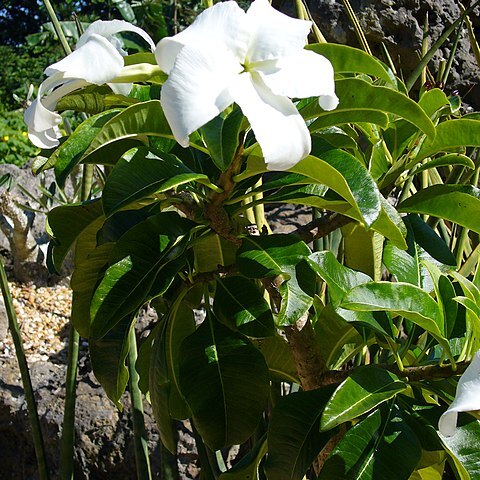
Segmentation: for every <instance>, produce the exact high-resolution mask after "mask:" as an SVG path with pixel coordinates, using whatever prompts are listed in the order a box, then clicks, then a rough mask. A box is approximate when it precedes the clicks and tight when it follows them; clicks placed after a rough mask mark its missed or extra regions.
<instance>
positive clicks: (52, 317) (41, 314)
mask: <svg viewBox="0 0 480 480" xmlns="http://www.w3.org/2000/svg"><path fill="white" fill-rule="evenodd" d="M9 286H10V292H11V294H12V299H13V306H14V308H15V312H16V314H17V321H18V324H19V326H20V332H21V335H22V340H23V347H24V350H25V355H26V356H27V359H28V361H29V362H39V361H46V360H48V359H50V360H53V359H56V360H57V361H61V362H65V359H66V350H65V347H66V344H67V339H68V328H66V327H67V324H68V321H69V319H70V310H71V306H72V292H71V290H70V288H68V287H66V286H64V285H55V286H52V287H36V286H35V285H24V284H20V283H16V282H9ZM14 355H15V349H14V346H13V341H12V337H11V335H10V334H8V335H7V337H6V338H5V339H3V340H2V341H1V342H0V358H1V357H13V356H14Z"/></svg>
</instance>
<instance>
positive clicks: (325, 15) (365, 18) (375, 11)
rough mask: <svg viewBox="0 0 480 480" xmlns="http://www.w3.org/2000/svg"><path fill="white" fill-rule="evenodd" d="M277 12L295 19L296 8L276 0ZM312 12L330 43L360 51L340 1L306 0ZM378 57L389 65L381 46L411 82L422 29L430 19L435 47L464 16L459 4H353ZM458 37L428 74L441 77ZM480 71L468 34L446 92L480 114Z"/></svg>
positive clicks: (406, 0) (421, 0) (366, 0)
mask: <svg viewBox="0 0 480 480" xmlns="http://www.w3.org/2000/svg"><path fill="white" fill-rule="evenodd" d="M273 4H274V6H276V7H277V8H279V9H281V10H282V11H286V12H287V13H289V14H291V15H295V12H294V11H293V10H292V8H294V7H293V6H292V5H294V2H290V1H287V0H274V2H273ZM307 4H308V7H309V9H310V11H311V13H312V16H313V18H314V19H315V21H316V22H317V24H318V25H319V27H320V30H321V31H322V33H323V34H324V36H325V37H326V39H327V40H328V41H330V42H334V43H342V44H346V45H350V46H357V47H359V42H358V40H357V37H356V35H355V32H354V30H353V28H352V26H351V23H350V20H349V18H348V16H347V14H346V13H345V9H344V6H343V2H342V1H341V0H307ZM350 4H351V6H352V8H353V10H354V11H355V13H356V16H357V18H358V20H359V22H360V24H361V26H362V29H363V31H364V33H365V35H366V37H367V40H368V42H369V44H370V47H371V48H372V51H373V53H374V54H375V55H376V56H377V57H378V58H380V59H382V60H384V61H386V57H385V54H384V51H383V47H382V43H383V44H384V45H385V47H386V48H387V50H388V52H389V54H390V56H391V58H392V59H393V61H394V63H395V65H396V68H397V70H398V73H399V74H401V75H403V77H404V78H405V79H406V78H408V76H409V74H410V73H411V72H412V70H413V69H414V68H415V66H416V65H417V64H418V56H417V53H416V52H420V51H421V45H422V37H423V25H424V22H425V18H426V16H427V14H428V20H429V28H430V39H431V42H430V44H432V43H433V42H434V41H435V40H436V39H437V38H438V37H439V36H440V35H441V34H442V32H443V31H444V29H445V27H446V26H447V25H450V24H451V23H452V22H453V21H455V20H456V19H457V18H458V17H459V16H460V9H459V7H458V2H457V1H456V0H398V1H393V0H350ZM479 13H480V10H479V9H478V8H477V9H476V10H475V13H474V14H471V15H470V18H471V20H472V22H473V23H474V26H475V28H476V29H477V38H480V36H479V34H478V33H479V32H480V17H479ZM453 39H454V35H451V37H450V39H449V40H448V41H447V43H446V44H444V47H443V48H442V49H441V51H440V52H439V53H438V54H437V55H436V56H435V58H434V60H433V61H432V63H431V64H430V66H429V68H430V70H431V72H432V73H433V75H435V74H436V72H437V69H438V65H439V61H440V60H441V59H445V60H447V59H448V57H449V54H450V51H451V48H452V43H453ZM479 77H480V68H479V66H478V64H477V62H476V60H475V57H474V56H473V53H472V50H471V48H470V42H469V39H468V34H467V30H466V28H463V29H462V33H461V37H460V42H459V44H458V48H457V51H456V53H455V56H454V62H453V66H452V71H451V74H450V76H449V79H448V81H447V85H446V86H445V90H446V92H447V93H450V92H452V91H453V90H456V89H458V90H459V91H460V93H461V95H462V96H463V100H464V101H465V102H466V103H467V104H470V105H472V106H473V107H475V108H477V109H478V108H480V87H479V84H478V79H479Z"/></svg>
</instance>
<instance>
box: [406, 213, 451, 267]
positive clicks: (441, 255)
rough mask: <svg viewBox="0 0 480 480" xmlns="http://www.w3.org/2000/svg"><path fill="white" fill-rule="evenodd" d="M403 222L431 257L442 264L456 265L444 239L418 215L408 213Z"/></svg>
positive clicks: (416, 241)
mask: <svg viewBox="0 0 480 480" xmlns="http://www.w3.org/2000/svg"><path fill="white" fill-rule="evenodd" d="M405 223H406V224H407V226H408V229H409V231H410V232H411V234H412V235H413V237H414V239H415V243H417V244H418V245H420V247H422V248H423V249H424V250H425V251H426V252H427V253H428V254H429V255H430V256H431V257H432V258H433V259H435V260H436V261H438V262H440V263H441V264H443V265H451V266H456V264H457V261H456V260H455V257H454V256H453V253H452V252H451V251H450V249H449V248H448V245H447V244H446V243H445V241H444V240H443V239H442V238H441V237H439V236H438V234H437V233H436V232H435V231H434V230H433V229H432V227H430V225H428V224H427V223H426V222H425V221H424V220H423V219H422V218H421V217H420V216H419V215H415V214H408V215H407V217H406V218H405Z"/></svg>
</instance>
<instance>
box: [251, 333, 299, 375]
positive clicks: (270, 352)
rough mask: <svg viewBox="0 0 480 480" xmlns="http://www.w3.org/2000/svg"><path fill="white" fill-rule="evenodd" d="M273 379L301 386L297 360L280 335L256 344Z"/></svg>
mask: <svg viewBox="0 0 480 480" xmlns="http://www.w3.org/2000/svg"><path fill="white" fill-rule="evenodd" d="M256 345H257V347H258V349H259V350H260V351H261V352H262V355H263V357H264V359H265V362H266V363H267V366H268V371H269V372H270V376H271V377H272V379H276V380H280V381H282V382H292V383H297V384H300V380H299V378H298V373H297V367H296V365H295V359H294V358H293V354H292V350H291V349H290V347H289V345H288V343H287V341H286V340H285V339H284V338H283V337H281V336H280V335H278V334H275V335H274V336H272V337H267V338H264V339H262V340H260V341H259V342H256Z"/></svg>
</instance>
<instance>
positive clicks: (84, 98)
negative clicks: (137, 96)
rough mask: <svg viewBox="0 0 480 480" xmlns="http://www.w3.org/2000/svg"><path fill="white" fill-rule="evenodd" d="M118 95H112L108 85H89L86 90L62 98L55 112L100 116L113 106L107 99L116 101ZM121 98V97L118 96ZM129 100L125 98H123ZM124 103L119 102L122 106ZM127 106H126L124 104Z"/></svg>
mask: <svg viewBox="0 0 480 480" xmlns="http://www.w3.org/2000/svg"><path fill="white" fill-rule="evenodd" d="M116 97H117V95H114V94H113V93H112V89H111V88H110V87H108V86H107V85H101V86H99V85H89V86H87V87H85V88H82V89H80V90H77V91H75V92H72V93H69V94H68V95H65V96H64V97H62V98H60V100H59V101H58V102H57V105H56V107H55V110H57V111H58V112H63V111H64V110H74V111H76V112H84V113H88V114H93V115H95V114H98V113H101V112H103V111H105V110H107V109H108V108H111V107H112V106H113V103H114V102H112V101H110V102H106V99H107V98H110V99H111V100H113V99H115V98H116ZM118 97H119V96H118ZM122 98H123V99H124V101H125V100H128V99H127V98H125V97H122ZM120 105H122V103H120V102H119V105H118V106H120ZM124 105H125V104H124Z"/></svg>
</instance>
